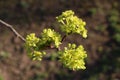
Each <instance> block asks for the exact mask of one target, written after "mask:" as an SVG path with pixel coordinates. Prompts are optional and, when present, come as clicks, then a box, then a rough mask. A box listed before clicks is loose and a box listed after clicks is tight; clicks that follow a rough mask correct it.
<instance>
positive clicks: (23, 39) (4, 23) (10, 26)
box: [0, 19, 25, 42]
mask: <svg viewBox="0 0 120 80" xmlns="http://www.w3.org/2000/svg"><path fill="white" fill-rule="evenodd" d="M0 23H1V24H3V25H4V26H6V27H8V28H10V30H11V31H12V32H13V33H14V34H15V35H16V36H17V37H19V38H20V39H21V40H22V41H24V42H25V38H24V37H23V36H21V35H20V34H19V33H18V32H17V31H16V30H15V29H14V28H13V26H12V25H10V24H8V23H6V22H4V21H2V20H1V19H0Z"/></svg>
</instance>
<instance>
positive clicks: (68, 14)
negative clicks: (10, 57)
mask: <svg viewBox="0 0 120 80" xmlns="http://www.w3.org/2000/svg"><path fill="white" fill-rule="evenodd" d="M56 18H57V21H58V22H59V23H60V27H61V30H62V31H63V32H65V33H66V36H67V35H68V34H72V33H77V34H80V35H82V37H84V38H86V37H87V30H86V29H85V25H86V23H85V22H84V21H83V20H82V19H80V18H78V17H77V16H75V15H74V12H73V11H72V10H68V11H65V12H63V13H62V14H61V15H60V16H58V17H56ZM63 39H64V37H63V38H61V35H60V34H59V33H57V32H55V31H54V30H53V29H44V30H43V32H42V33H41V35H40V36H39V37H36V36H35V33H31V34H29V35H27V37H26V42H25V48H26V49H27V53H28V56H29V57H30V58H31V59H32V60H40V61H41V60H42V58H43V57H44V56H45V54H46V52H44V51H43V50H44V49H45V48H46V47H50V48H52V47H51V46H54V47H56V48H58V50H60V47H59V46H60V44H61V42H63ZM57 55H59V56H58V57H59V59H60V62H61V63H63V65H64V66H66V67H68V68H69V69H72V70H79V69H85V68H86V67H85V61H84V59H85V58H86V57H87V54H86V51H85V50H84V48H83V46H82V45H80V46H78V47H77V46H76V45H75V44H68V47H65V48H64V50H63V51H59V54H57Z"/></svg>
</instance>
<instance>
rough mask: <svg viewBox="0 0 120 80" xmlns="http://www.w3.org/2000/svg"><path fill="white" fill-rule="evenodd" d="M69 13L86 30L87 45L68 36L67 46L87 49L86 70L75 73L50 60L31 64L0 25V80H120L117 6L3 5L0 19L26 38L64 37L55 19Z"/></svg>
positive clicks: (62, 0)
mask: <svg viewBox="0 0 120 80" xmlns="http://www.w3.org/2000/svg"><path fill="white" fill-rule="evenodd" d="M65 10H73V11H74V12H75V14H76V15H77V16H78V17H80V18H82V19H83V20H84V21H85V22H86V24H87V25H86V28H87V29H88V38H87V39H82V37H81V36H79V35H70V36H68V37H67V38H66V39H65V41H64V43H63V45H64V46H66V44H67V43H77V45H80V44H82V45H84V47H85V50H86V51H87V54H88V58H87V59H86V67H87V69H86V70H79V71H71V70H68V69H67V68H65V67H63V66H62V64H61V63H59V61H57V60H56V59H54V60H53V59H52V58H50V59H48V60H43V61H41V62H39V61H32V60H30V59H29V57H28V56H27V53H26V51H25V48H24V42H22V41H21V40H20V39H19V38H17V37H16V36H15V35H14V33H13V32H11V31H10V30H9V29H8V28H6V27H4V26H3V25H1V24H0V80H120V56H119V54H120V14H119V13H120V1H119V0H103V1H102V0H80V1H79V0H69V1H66V0H36V1H35V0H0V19H2V20H4V21H5V22H7V23H9V24H11V25H13V27H14V28H15V29H16V30H17V31H18V32H19V33H20V34H21V35H22V36H23V37H26V35H27V34H29V33H36V34H37V36H39V34H40V33H41V31H42V30H43V29H44V28H53V29H55V30H56V31H58V32H60V30H59V27H58V24H57V23H56V20H55V17H56V16H58V15H60V14H61V12H63V11H65ZM62 34H63V33H62ZM51 52H52V51H51ZM54 54H55V53H54Z"/></svg>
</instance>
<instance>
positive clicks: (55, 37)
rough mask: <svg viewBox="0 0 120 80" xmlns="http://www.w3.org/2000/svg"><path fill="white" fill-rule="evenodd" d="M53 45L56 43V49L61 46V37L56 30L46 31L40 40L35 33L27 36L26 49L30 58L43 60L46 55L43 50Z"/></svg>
mask: <svg viewBox="0 0 120 80" xmlns="http://www.w3.org/2000/svg"><path fill="white" fill-rule="evenodd" d="M51 43H54V45H55V47H56V48H58V47H59V45H60V44H61V36H60V35H59V34H58V33H57V32H55V31H54V30H51V29H44V30H43V32H42V33H41V37H40V38H37V37H36V36H35V33H31V34H29V35H27V37H26V43H25V47H26V49H27V52H28V55H29V57H30V58H32V59H33V60H41V59H42V57H43V56H44V55H45V54H46V53H45V52H42V51H41V50H42V49H43V48H44V47H46V46H50V44H51ZM40 51H41V52H40Z"/></svg>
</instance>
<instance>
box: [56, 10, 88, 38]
mask: <svg viewBox="0 0 120 80" xmlns="http://www.w3.org/2000/svg"><path fill="white" fill-rule="evenodd" d="M56 19H57V21H58V22H59V23H60V24H61V26H60V27H61V30H62V31H63V32H66V33H67V34H69V33H78V34H80V35H82V36H83V37H84V38H86V37H87V30H86V29H85V25H86V23H85V22H84V21H83V20H82V19H80V18H78V17H77V16H75V15H74V12H73V11H72V10H68V11H65V12H63V13H62V14H61V15H60V16H58V17H56Z"/></svg>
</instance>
